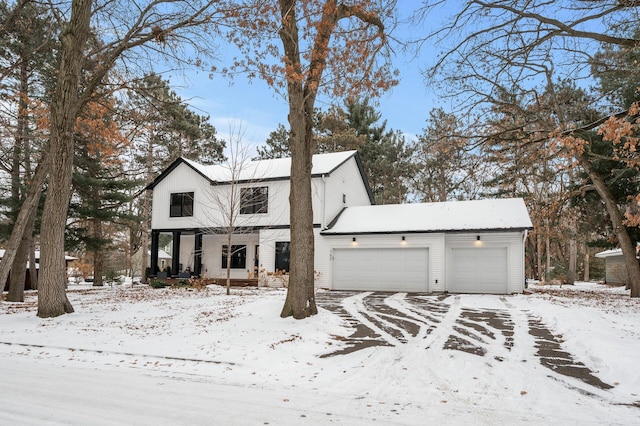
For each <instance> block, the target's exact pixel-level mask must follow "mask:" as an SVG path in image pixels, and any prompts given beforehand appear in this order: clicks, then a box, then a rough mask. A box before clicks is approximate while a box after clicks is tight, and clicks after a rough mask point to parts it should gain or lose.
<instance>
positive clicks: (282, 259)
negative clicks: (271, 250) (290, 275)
mask: <svg viewBox="0 0 640 426" xmlns="http://www.w3.org/2000/svg"><path fill="white" fill-rule="evenodd" d="M290 253H291V243H290V242H288V241H287V242H277V243H276V270H277V271H287V272H289V254H290Z"/></svg>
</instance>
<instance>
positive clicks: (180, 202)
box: [169, 192, 193, 217]
mask: <svg viewBox="0 0 640 426" xmlns="http://www.w3.org/2000/svg"><path fill="white" fill-rule="evenodd" d="M169 216H170V217H186V216H193V192H176V193H175V194H171V207H170V208H169Z"/></svg>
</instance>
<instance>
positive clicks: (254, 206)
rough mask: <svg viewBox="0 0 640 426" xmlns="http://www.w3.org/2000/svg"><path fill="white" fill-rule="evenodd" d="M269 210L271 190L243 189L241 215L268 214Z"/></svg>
mask: <svg viewBox="0 0 640 426" xmlns="http://www.w3.org/2000/svg"><path fill="white" fill-rule="evenodd" d="M268 210H269V188H268V187H267V186H260V187H257V188H242V191H241V193H240V214H254V213H267V212H268Z"/></svg>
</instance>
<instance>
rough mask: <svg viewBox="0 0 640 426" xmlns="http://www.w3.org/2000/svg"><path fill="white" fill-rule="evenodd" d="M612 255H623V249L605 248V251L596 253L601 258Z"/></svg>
mask: <svg viewBox="0 0 640 426" xmlns="http://www.w3.org/2000/svg"><path fill="white" fill-rule="evenodd" d="M611 256H622V249H621V248H615V249H610V250H605V251H601V252H599V253H596V257H599V258H605V257H611Z"/></svg>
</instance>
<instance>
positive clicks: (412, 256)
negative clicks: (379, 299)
mask: <svg viewBox="0 0 640 426" xmlns="http://www.w3.org/2000/svg"><path fill="white" fill-rule="evenodd" d="M332 278H333V280H332V281H333V286H332V288H333V289H334V290H367V291H419V292H420V291H428V290H429V288H428V282H429V250H428V249H427V248H352V249H334V250H333V276H332Z"/></svg>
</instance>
